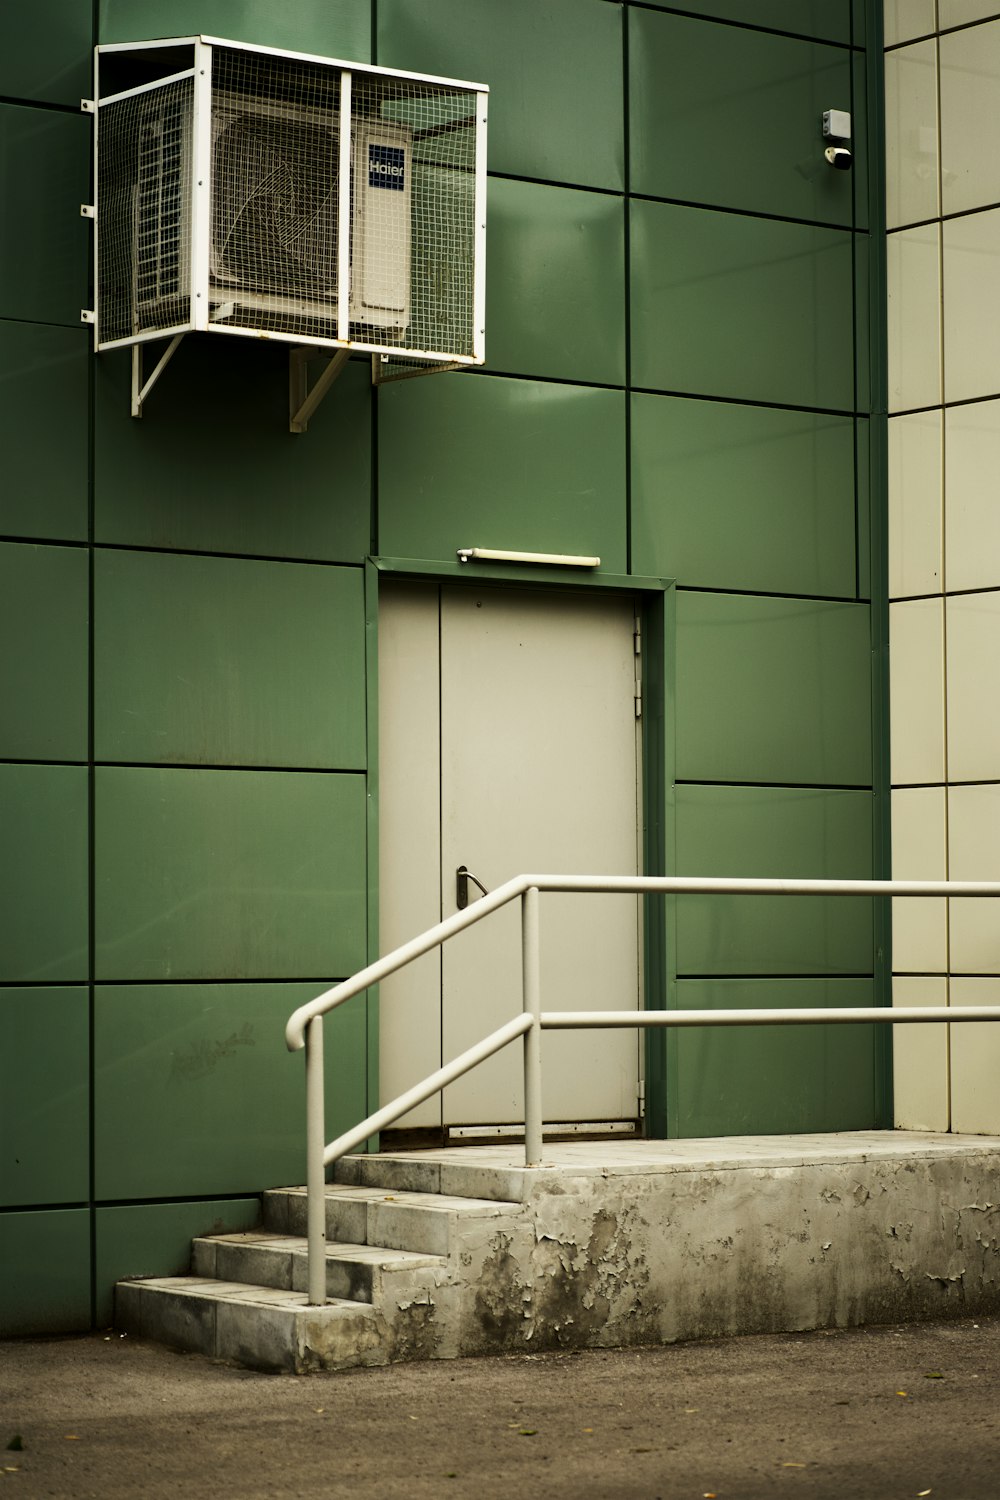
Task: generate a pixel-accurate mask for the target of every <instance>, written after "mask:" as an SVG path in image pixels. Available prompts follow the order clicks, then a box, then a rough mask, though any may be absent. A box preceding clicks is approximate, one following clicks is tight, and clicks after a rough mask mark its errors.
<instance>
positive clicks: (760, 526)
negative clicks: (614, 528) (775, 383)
mask: <svg viewBox="0 0 1000 1500" xmlns="http://www.w3.org/2000/svg"><path fill="white" fill-rule="evenodd" d="M631 401H632V428H631V440H632V567H633V569H634V570H635V571H636V572H637V573H646V574H649V575H651V576H661V577H665V578H676V579H677V580H678V582H679V583H681V584H685V585H692V586H694V587H698V588H708V589H746V590H755V591H760V592H767V593H777V594H781V593H788V594H791V593H801V594H819V595H824V594H825V595H830V596H833V597H839V598H845V597H851V596H853V594H854V592H855V538H854V424H853V422H852V421H851V420H850V419H849V418H843V417H827V416H814V415H812V414H810V413H808V412H796V411H776V410H773V409H771V408H767V407H759V406H757V407H755V406H741V405H737V404H736V403H733V402H718V401H690V400H683V399H681V398H678V397H672V396H649V395H634V396H632V398H631Z"/></svg>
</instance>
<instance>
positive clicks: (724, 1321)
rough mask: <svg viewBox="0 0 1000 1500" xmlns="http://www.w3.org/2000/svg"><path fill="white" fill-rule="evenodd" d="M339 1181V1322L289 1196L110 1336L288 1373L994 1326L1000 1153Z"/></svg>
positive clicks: (130, 1294) (904, 1138)
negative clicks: (986, 1316)
mask: <svg viewBox="0 0 1000 1500" xmlns="http://www.w3.org/2000/svg"><path fill="white" fill-rule="evenodd" d="M335 1176H336V1182H335V1183H334V1184H332V1185H331V1186H329V1187H328V1188H327V1234H328V1239H329V1241H330V1245H329V1249H328V1288H329V1292H330V1295H331V1297H335V1298H337V1299H339V1301H338V1302H337V1304H336V1305H334V1306H333V1307H331V1308H325V1309H318V1308H310V1307H308V1306H307V1305H305V1299H304V1296H303V1291H302V1289H303V1288H304V1286H305V1262H304V1250H305V1242H304V1239H303V1238H302V1235H303V1234H304V1228H305V1225H304V1219H305V1194H304V1190H303V1189H301V1188H291V1189H283V1190H280V1191H275V1192H268V1193H265V1195H264V1228H263V1230H262V1231H251V1232H249V1233H246V1234H243V1235H235V1236H233V1235H231V1236H218V1237H215V1238H214V1239H211V1238H209V1239H206V1240H200V1241H198V1242H197V1244H196V1247H195V1256H194V1267H193V1269H194V1272H195V1275H193V1276H192V1277H189V1278H175V1279H173V1280H172V1281H170V1282H156V1281H143V1282H133V1283H125V1284H123V1285H122V1286H121V1287H120V1288H119V1297H118V1304H117V1307H118V1321H119V1324H120V1326H123V1327H127V1328H129V1329H130V1330H131V1331H133V1332H141V1333H142V1334H143V1335H145V1336H146V1337H160V1338H162V1339H163V1340H164V1341H166V1342H171V1343H176V1344H180V1346H181V1347H185V1348H192V1349H199V1350H200V1351H201V1352H204V1353H207V1354H211V1355H213V1356H215V1357H216V1358H218V1357H222V1358H229V1359H236V1360H239V1361H240V1362H242V1363H245V1364H250V1365H254V1364H256V1365H259V1366H260V1367H262V1368H271V1369H288V1370H295V1371H302V1370H308V1369H317V1368H340V1369H342V1368H345V1367H347V1366H350V1365H354V1364H365V1365H371V1364H385V1363H390V1362H394V1361H399V1360H409V1359H442V1358H453V1357H456V1356H458V1355H466V1354H484V1353H497V1352H501V1351H522V1352H525V1351H531V1350H538V1349H551V1348H597V1347H608V1346H618V1345H636V1344H656V1343H668V1342H672V1341H674V1340H678V1339H694V1338H704V1337H712V1336H718V1335H725V1334H745V1333H780V1332H792V1331H798V1330H805V1329H812V1328H826V1327H849V1326H851V1325H856V1324H861V1323H883V1322H904V1321H911V1320H916V1319H924V1318H935V1317H942V1316H958V1315H962V1314H973V1315H975V1314H979V1313H985V1312H989V1311H1000V1138H994V1137H983V1136H954V1135H931V1134H918V1133H914V1132H891V1131H890V1132H849V1133H838V1134H826V1135H810V1136H783V1137H781V1136H760V1137H741V1138H722V1139H715V1140H701V1141H664V1142H659V1141H621V1140H616V1141H607V1142H582V1141H572V1142H565V1143H558V1144H556V1143H553V1144H552V1145H547V1146H546V1148H545V1162H544V1165H542V1166H541V1167H537V1168H530V1169H529V1168H526V1167H525V1166H524V1165H523V1148H521V1147H519V1146H517V1145H512V1144H509V1143H505V1144H503V1145H495V1146H483V1145H477V1146H461V1147H453V1148H449V1149H446V1150H436V1151H416V1152H406V1153H398V1154H392V1155H390V1154H384V1155H373V1156H355V1157H349V1158H346V1159H345V1160H344V1161H341V1162H339V1163H338V1164H337V1167H336V1169H335ZM213 1305H214V1309H213ZM258 1324H259V1336H258ZM313 1325H315V1326H313Z"/></svg>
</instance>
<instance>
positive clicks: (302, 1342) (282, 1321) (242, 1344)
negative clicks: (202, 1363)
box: [115, 1276, 380, 1374]
mask: <svg viewBox="0 0 1000 1500" xmlns="http://www.w3.org/2000/svg"><path fill="white" fill-rule="evenodd" d="M115 1326H116V1327H117V1328H119V1329H121V1330H122V1331H123V1332H126V1333H132V1334H135V1335H137V1336H138V1337H140V1338H145V1339H154V1340H156V1342H158V1343H161V1344H167V1345H168V1346H169V1347H170V1348H173V1349H183V1350H186V1351H188V1352H191V1353H195V1354H203V1355H205V1356H207V1357H208V1358H209V1359H225V1360H233V1361H235V1362H236V1363H238V1364H242V1365H248V1366H251V1367H252V1368H255V1369H259V1370H284V1371H288V1372H290V1373H293V1374H302V1373H305V1372H307V1371H309V1370H312V1369H340V1368H346V1367H348V1366H350V1365H357V1364H364V1363H368V1362H370V1356H371V1354H372V1352H373V1351H377V1350H378V1347H379V1343H380V1338H379V1330H378V1326H377V1318H376V1314H375V1309H374V1308H373V1307H371V1306H370V1305H368V1304H366V1303H363V1302H348V1301H336V1302H331V1303H329V1304H328V1305H327V1306H326V1307H310V1306H309V1305H308V1302H307V1299H306V1296H305V1294H304V1293H303V1292H291V1291H282V1290H278V1289H276V1288H272V1287H264V1286H248V1285H246V1284H245V1283H242V1282H233V1281H219V1280H214V1279H211V1278H208V1277H198V1276H167V1277H159V1278H157V1279H156V1280H145V1281H123V1282H119V1284H118V1287H117V1289H116V1293H115Z"/></svg>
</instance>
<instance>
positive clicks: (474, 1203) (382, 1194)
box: [273, 1182, 524, 1218]
mask: <svg viewBox="0 0 1000 1500" xmlns="http://www.w3.org/2000/svg"><path fill="white" fill-rule="evenodd" d="M273 1191H276V1192H279V1193H280V1192H284V1193H290V1194H294V1195H295V1196H296V1197H300V1196H304V1194H305V1191H306V1190H305V1188H304V1187H293V1188H277V1189H274V1190H273ZM325 1194H326V1198H327V1199H328V1200H329V1199H340V1200H343V1201H344V1202H348V1203H358V1202H361V1203H397V1204H399V1205H400V1206H401V1207H405V1208H428V1209H438V1210H441V1211H444V1210H447V1212H448V1213H459V1214H468V1215H469V1216H470V1217H472V1218H497V1217H499V1216H500V1215H501V1214H509V1213H521V1212H523V1209H524V1205H523V1204H522V1203H510V1202H505V1201H502V1200H498V1199H496V1198H457V1197H454V1196H452V1195H451V1194H448V1193H417V1192H410V1191H409V1190H408V1189H406V1188H391V1189H390V1188H377V1187H348V1186H345V1185H344V1184H342V1183H339V1182H337V1183H329V1184H327V1187H326V1189H325Z"/></svg>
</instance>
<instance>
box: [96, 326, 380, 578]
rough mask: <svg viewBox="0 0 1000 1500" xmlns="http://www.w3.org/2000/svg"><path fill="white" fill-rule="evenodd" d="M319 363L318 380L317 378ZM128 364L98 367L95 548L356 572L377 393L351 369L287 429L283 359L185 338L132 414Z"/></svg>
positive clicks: (114, 358)
mask: <svg viewBox="0 0 1000 1500" xmlns="http://www.w3.org/2000/svg"><path fill="white" fill-rule="evenodd" d="M321 365H322V360H321V362H320V365H319V366H317V368H321ZM129 372H130V365H129V354H128V351H124V352H122V351H118V352H113V353H109V354H103V355H101V356H100V357H99V358H98V359H97V360H96V363H95V383H96V397H95V399H96V413H95V432H94V444H95V521H94V525H95V532H96V539H97V540H98V541H99V542H112V543H125V544H126V545H131V546H136V547H172V548H181V549H184V550H189V551H196V552H239V553H250V554H257V555H263V556H271V557H303V558H313V559H316V560H322V561H335V562H361V560H362V559H363V557H364V555H365V553H366V552H367V551H368V548H369V538H370V514H369V513H370V499H371V456H370V455H371V380H370V366H369V364H368V363H367V362H361V363H354V364H349V365H348V366H347V368H346V369H345V370H344V371H343V372H342V374H341V375H340V378H339V379H338V381H337V384H336V389H335V390H334V391H333V393H332V394H331V395H330V396H328V398H327V399H326V401H325V402H323V403H322V404H321V406H320V407H319V410H318V411H317V412H316V414H315V416H314V417H312V418H311V419H310V422H309V431H308V432H306V433H295V434H293V433H290V432H289V430H288V349H287V347H286V346H281V347H275V346H274V345H269V344H266V343H265V342H263V341H262V340H247V339H240V338H229V337H225V336H223V335H221V334H218V335H212V336H210V337H205V338H201V339H199V338H193V339H192V338H189V339H187V340H186V341H185V343H183V344H182V345H181V347H180V349H179V350H178V352H177V354H176V355H175V356H174V359H173V360H172V362H171V363H170V365H169V366H168V368H167V369H166V370H165V371H164V373H163V375H162V376H161V378H160V380H159V382H158V384H157V385H156V387H155V389H154V390H153V391H152V393H151V394H150V397H149V400H148V401H147V403H146V404H145V406H144V408H143V415H142V420H141V421H136V420H135V418H133V417H132V416H131V415H130V411H131V408H130V396H129V381H130V373H129Z"/></svg>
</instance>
